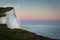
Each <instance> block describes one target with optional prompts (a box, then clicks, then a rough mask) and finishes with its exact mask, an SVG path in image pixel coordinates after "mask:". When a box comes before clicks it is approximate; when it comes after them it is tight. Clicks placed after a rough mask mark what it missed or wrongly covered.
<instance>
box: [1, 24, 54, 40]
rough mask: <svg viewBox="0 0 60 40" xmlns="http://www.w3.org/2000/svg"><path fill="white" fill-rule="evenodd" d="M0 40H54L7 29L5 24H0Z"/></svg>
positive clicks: (20, 30) (23, 31)
mask: <svg viewBox="0 0 60 40" xmlns="http://www.w3.org/2000/svg"><path fill="white" fill-rule="evenodd" d="M0 40H55V39H51V38H48V37H43V36H41V35H40V36H38V35H36V34H35V33H32V32H28V31H26V30H22V29H9V28H7V25H6V24H0Z"/></svg>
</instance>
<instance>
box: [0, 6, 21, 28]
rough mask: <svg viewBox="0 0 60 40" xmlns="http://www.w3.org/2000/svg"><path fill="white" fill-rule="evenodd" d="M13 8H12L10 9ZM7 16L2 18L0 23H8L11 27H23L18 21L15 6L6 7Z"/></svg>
mask: <svg viewBox="0 0 60 40" xmlns="http://www.w3.org/2000/svg"><path fill="white" fill-rule="evenodd" d="M10 8H11V9H10ZM5 10H6V11H5V13H4V14H6V16H3V17H1V18H0V24H7V26H8V28H10V29H15V28H17V29H21V28H22V26H21V25H20V24H19V22H18V21H17V18H16V15H15V10H14V8H13V7H9V8H5Z"/></svg>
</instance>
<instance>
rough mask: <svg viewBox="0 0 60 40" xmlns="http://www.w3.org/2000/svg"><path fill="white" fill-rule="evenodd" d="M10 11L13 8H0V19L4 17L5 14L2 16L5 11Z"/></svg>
mask: <svg viewBox="0 0 60 40" xmlns="http://www.w3.org/2000/svg"><path fill="white" fill-rule="evenodd" d="M12 9H13V7H0V17H2V16H6V14H4V13H5V12H7V11H10V10H12Z"/></svg>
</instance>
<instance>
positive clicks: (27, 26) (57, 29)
mask: <svg viewBox="0 0 60 40" xmlns="http://www.w3.org/2000/svg"><path fill="white" fill-rule="evenodd" d="M22 25H23V27H24V30H27V31H30V32H33V33H35V34H37V35H42V36H44V37H49V38H53V39H59V40H60V22H40V23H39V22H37V23H36V22H22Z"/></svg>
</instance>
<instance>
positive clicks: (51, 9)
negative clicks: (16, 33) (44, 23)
mask: <svg viewBox="0 0 60 40" xmlns="http://www.w3.org/2000/svg"><path fill="white" fill-rule="evenodd" d="M0 6H4V7H6V6H13V7H15V11H16V15H17V18H18V19H19V20H60V0H0Z"/></svg>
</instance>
